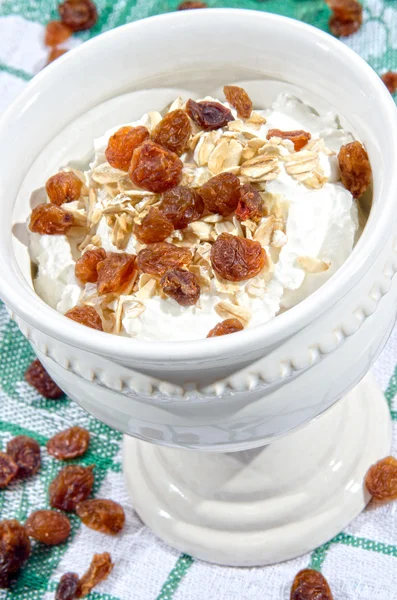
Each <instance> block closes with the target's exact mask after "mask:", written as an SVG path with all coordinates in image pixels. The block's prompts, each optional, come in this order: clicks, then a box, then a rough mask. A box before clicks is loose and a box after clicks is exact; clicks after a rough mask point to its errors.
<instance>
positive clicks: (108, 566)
mask: <svg viewBox="0 0 397 600" xmlns="http://www.w3.org/2000/svg"><path fill="white" fill-rule="evenodd" d="M113 566H114V565H113V563H112V557H111V556H110V554H109V552H103V554H94V558H93V559H92V561H91V564H90V566H89V568H88V571H87V572H86V573H84V575H83V576H82V578H81V579H80V582H79V588H78V591H77V597H78V598H84V596H87V595H88V594H89V593H90V591H91V590H92V589H93V588H94V587H95V586H97V585H98V584H99V583H101V581H105V579H107V578H108V577H109V575H110V573H111V571H112V569H113Z"/></svg>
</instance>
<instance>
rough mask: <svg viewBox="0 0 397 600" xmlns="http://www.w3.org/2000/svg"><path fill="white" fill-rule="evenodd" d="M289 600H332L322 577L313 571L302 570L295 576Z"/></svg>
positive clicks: (325, 581)
mask: <svg viewBox="0 0 397 600" xmlns="http://www.w3.org/2000/svg"><path fill="white" fill-rule="evenodd" d="M291 600H333V596H332V594H331V590H330V588H329V585H328V583H327V580H326V579H325V577H324V575H322V574H321V573H320V572H319V571H315V570H314V569H303V570H302V571H299V573H297V574H296V575H295V579H294V581H293V583H292V587H291Z"/></svg>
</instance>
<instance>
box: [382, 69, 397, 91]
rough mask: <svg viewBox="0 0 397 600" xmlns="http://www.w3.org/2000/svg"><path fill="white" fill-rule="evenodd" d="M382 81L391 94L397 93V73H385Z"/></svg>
mask: <svg viewBox="0 0 397 600" xmlns="http://www.w3.org/2000/svg"><path fill="white" fill-rule="evenodd" d="M381 79H382V81H383V83H384V84H385V86H386V87H387V89H388V90H389V92H390V93H391V94H394V92H396V91H397V72H393V71H388V72H387V73H383V75H381Z"/></svg>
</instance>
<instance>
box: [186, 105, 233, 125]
mask: <svg viewBox="0 0 397 600" xmlns="http://www.w3.org/2000/svg"><path fill="white" fill-rule="evenodd" d="M186 110H187V112H188V114H189V117H190V118H191V119H192V120H193V121H194V122H195V123H196V125H198V126H199V127H200V128H201V129H203V130H204V131H212V130H213V129H219V128H220V127H225V125H227V124H228V123H229V121H234V117H233V115H232V113H231V111H230V110H229V109H228V108H226V106H223V104H220V102H209V101H207V100H202V101H201V102H195V101H194V100H192V99H190V100H188V101H187V103H186Z"/></svg>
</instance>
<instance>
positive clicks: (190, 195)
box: [160, 185, 204, 229]
mask: <svg viewBox="0 0 397 600" xmlns="http://www.w3.org/2000/svg"><path fill="white" fill-rule="evenodd" d="M160 211H161V212H162V214H163V215H164V216H165V217H167V219H168V220H169V221H171V223H172V224H173V226H174V228H175V229H184V228H185V227H187V226H188V225H189V223H192V222H193V221H197V219H199V218H200V217H201V215H202V214H203V212H204V202H203V200H202V198H201V196H200V194H199V193H198V192H197V190H196V189H195V188H189V187H186V186H183V185H178V186H177V187H174V188H173V189H172V190H168V192H165V193H164V194H163V199H162V202H161V205H160Z"/></svg>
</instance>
